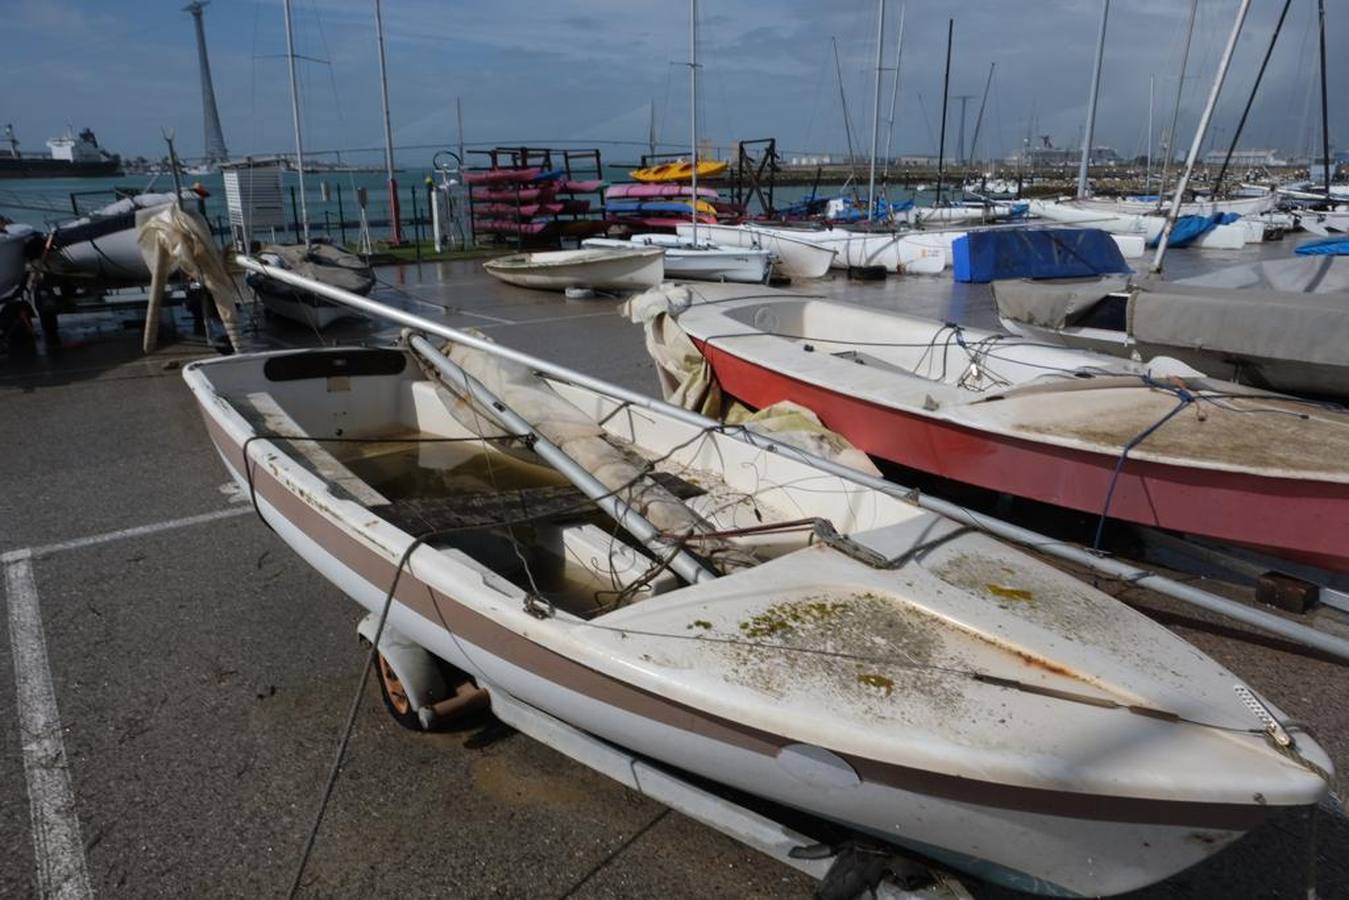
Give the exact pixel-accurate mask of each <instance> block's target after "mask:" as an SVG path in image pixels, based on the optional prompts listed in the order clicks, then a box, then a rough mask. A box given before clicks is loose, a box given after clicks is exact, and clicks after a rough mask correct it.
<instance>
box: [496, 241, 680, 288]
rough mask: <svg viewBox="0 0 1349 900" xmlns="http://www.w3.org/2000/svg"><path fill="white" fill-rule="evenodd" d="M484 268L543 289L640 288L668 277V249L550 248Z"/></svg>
mask: <svg viewBox="0 0 1349 900" xmlns="http://www.w3.org/2000/svg"><path fill="white" fill-rule="evenodd" d="M482 267H483V268H484V269H485V270H486V271H487V274H489V275H491V276H492V277H493V278H496V279H497V280H499V281H504V282H506V283H507V284H513V285H515V286H516V287H524V288H534V289H536V290H541V291H565V290H566V289H567V288H594V289H596V290H602V291H639V290H643V289H645V288H649V287H652V286H654V285H657V284H660V283H661V280H662V279H663V278H664V277H665V251H664V250H661V249H660V248H658V247H631V248H617V247H592V248H584V249H581V250H546V251H541V252H538V253H513V254H511V255H510V256H500V257H497V258H496V259H489V260H488V261H487V262H485V263H483V265H482Z"/></svg>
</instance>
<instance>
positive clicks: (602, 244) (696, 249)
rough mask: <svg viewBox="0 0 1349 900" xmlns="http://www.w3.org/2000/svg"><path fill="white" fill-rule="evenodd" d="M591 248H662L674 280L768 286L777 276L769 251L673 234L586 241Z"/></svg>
mask: <svg viewBox="0 0 1349 900" xmlns="http://www.w3.org/2000/svg"><path fill="white" fill-rule="evenodd" d="M581 246H582V247H587V248H610V249H613V248H619V249H622V248H632V247H659V248H661V249H662V250H663V251H664V252H665V277H666V278H670V279H673V280H676V281H678V280H692V281H734V282H739V283H742V284H764V283H765V282H767V281H768V277H769V276H770V275H772V274H773V255H772V254H771V253H769V252H768V251H767V250H757V249H754V248H749V247H736V246H729V247H728V246H724V245H722V244H718V243H713V242H710V241H706V240H705V241H703V242H701V243H698V244H695V243H693V241H692V239H690V238H685V237H683V236H676V235H672V234H635V235H633V236H632V237H631V238H629V239H627V240H618V239H616V238H586V239H585V240H584V241H582V242H581Z"/></svg>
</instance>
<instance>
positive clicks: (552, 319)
mask: <svg viewBox="0 0 1349 900" xmlns="http://www.w3.org/2000/svg"><path fill="white" fill-rule="evenodd" d="M614 315H615V313H614V311H613V310H612V309H607V310H605V311H604V312H592V313H577V314H576V315H574V316H540V317H539V318H537V319H520V320H518V321H515V322H507V321H505V320H501V324H503V325H546V324H548V323H549V322H570V321H571V320H572V319H598V318H600V317H601V316H611V317H612V316H614ZM483 318H488V317H487V316H484V317H483ZM483 327H484V328H491V327H492V326H491V325H484V326H483Z"/></svg>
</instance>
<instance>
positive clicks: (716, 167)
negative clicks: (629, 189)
mask: <svg viewBox="0 0 1349 900" xmlns="http://www.w3.org/2000/svg"><path fill="white" fill-rule="evenodd" d="M729 167H730V163H728V162H726V161H725V160H718V159H704V160H700V161H699V162H698V177H699V178H716V177H717V176H718V175H725V174H726V170H727V169H728V168H729ZM628 174H629V175H631V176H632V179H633V180H634V181H644V182H652V183H659V182H665V181H690V180H692V178H693V164H692V163H690V162H688V161H687V160H683V159H681V160H679V161H677V162H670V163H662V164H661V165H658V166H647V167H646V168H644V169H635V170H633V171H632V172H629V173H628Z"/></svg>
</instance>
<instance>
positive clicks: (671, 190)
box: [604, 182, 721, 200]
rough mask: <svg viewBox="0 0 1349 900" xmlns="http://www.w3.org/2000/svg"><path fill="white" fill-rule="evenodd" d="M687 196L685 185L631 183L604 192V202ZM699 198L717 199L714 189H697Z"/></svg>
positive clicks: (617, 185)
mask: <svg viewBox="0 0 1349 900" xmlns="http://www.w3.org/2000/svg"><path fill="white" fill-rule="evenodd" d="M687 196H689V186H688V185H687V184H642V183H640V182H633V183H630V184H626V183H625V184H615V185H613V186H612V187H610V188H609V189H608V190H607V191H605V192H604V199H605V200H625V199H629V198H632V199H641V198H647V197H687ZM698 196H699V197H709V198H712V199H718V198H720V197H721V194H718V193H717V191H716V189H715V188H707V187H700V188H698Z"/></svg>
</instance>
